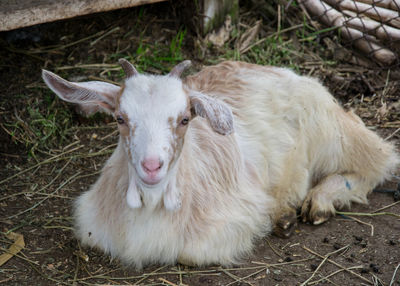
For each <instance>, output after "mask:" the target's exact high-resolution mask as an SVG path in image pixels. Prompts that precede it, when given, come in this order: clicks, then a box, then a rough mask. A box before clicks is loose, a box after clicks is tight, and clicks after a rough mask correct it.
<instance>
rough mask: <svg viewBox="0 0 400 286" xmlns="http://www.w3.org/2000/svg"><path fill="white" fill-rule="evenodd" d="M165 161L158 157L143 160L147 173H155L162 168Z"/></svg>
mask: <svg viewBox="0 0 400 286" xmlns="http://www.w3.org/2000/svg"><path fill="white" fill-rule="evenodd" d="M163 163H164V162H163V161H161V160H160V159H158V158H146V159H144V160H143V161H142V167H143V170H144V171H145V172H146V173H154V172H157V171H159V170H160V169H161V167H162V166H163Z"/></svg>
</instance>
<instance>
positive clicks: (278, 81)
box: [43, 62, 399, 268]
mask: <svg viewBox="0 0 400 286" xmlns="http://www.w3.org/2000/svg"><path fill="white" fill-rule="evenodd" d="M123 64H124V65H125V67H124V69H125V70H127V71H128V72H129V73H130V77H129V78H128V79H127V80H126V82H125V87H124V90H123V91H117V92H114V95H112V96H114V97H115V98H116V100H115V101H114V103H110V100H109V99H110V95H109V94H107V96H106V97H104V95H103V96H102V94H101V91H100V90H98V89H96V88H94V89H92V90H89V87H92V86H93V87H97V86H100V87H101V84H100V83H97V84H84V85H81V87H82V88H84V91H82V90H81V91H80V92H77V91H76V89H77V88H79V85H78V84H76V83H69V82H67V81H65V80H63V79H60V78H58V77H56V76H55V75H54V74H52V73H50V72H47V71H44V72H43V77H44V79H45V82H46V83H47V84H48V85H49V87H50V88H51V89H52V90H53V91H55V92H56V93H57V94H58V95H59V96H60V97H61V98H63V99H65V100H67V101H70V102H75V103H79V104H81V105H82V104H83V105H84V104H85V103H87V104H89V105H90V106H93V104H96V102H94V101H93V100H92V99H93V98H95V97H96V96H97V104H98V105H99V106H101V107H102V108H103V109H106V110H107V111H108V112H111V113H114V114H117V113H118V112H121V111H123V118H125V121H129V122H128V123H126V125H120V131H121V137H120V140H119V144H118V147H117V149H116V150H115V152H114V154H113V155H112V156H111V158H110V159H109V160H108V161H107V163H106V165H105V166H104V168H103V171H102V174H101V176H100V178H99V179H98V181H97V182H96V183H95V184H94V185H93V186H92V187H91V188H90V190H89V191H87V192H85V193H84V194H82V195H81V196H80V197H79V198H78V199H77V201H76V204H75V219H76V234H77V236H78V238H79V239H80V240H81V242H82V243H84V244H86V245H89V246H92V247H97V248H100V249H101V250H103V251H105V252H107V253H110V254H111V255H112V256H113V257H118V258H120V259H122V260H123V261H125V262H127V263H130V264H133V265H134V266H135V267H138V268H140V267H142V266H143V265H144V264H149V263H168V264H173V263H176V262H177V261H179V262H181V263H186V264H190V265H206V264H213V263H217V264H223V265H228V264H231V263H235V262H237V261H238V259H240V258H241V257H242V256H243V255H245V254H247V253H249V252H250V251H251V249H252V246H253V243H254V240H255V239H257V238H259V237H262V236H264V235H266V234H267V233H269V232H271V231H272V229H273V228H275V229H276V228H281V229H283V230H286V229H287V228H288V224H287V222H290V219H293V216H294V215H295V209H296V208H301V209H302V216H303V219H304V220H309V221H311V222H313V223H315V224H318V223H322V222H323V221H325V220H326V219H328V218H329V216H330V215H332V214H334V212H335V208H340V207H343V206H348V205H350V203H351V202H359V203H366V202H367V198H366V196H367V194H368V193H369V192H370V191H371V190H372V189H373V188H374V187H375V186H376V185H377V184H379V183H381V182H383V181H384V180H385V179H388V178H389V177H390V175H391V172H393V171H394V170H396V166H397V164H398V163H399V157H398V156H397V155H396V153H395V151H394V147H393V146H392V145H391V144H390V143H388V142H384V141H383V140H382V139H381V138H380V137H378V136H377V135H376V134H375V133H374V132H372V131H370V130H368V129H367V128H366V127H365V126H364V124H363V123H362V121H361V120H360V118H359V117H357V116H356V115H355V114H354V113H352V112H351V111H350V112H345V111H344V110H343V109H342V108H341V107H340V106H339V105H338V104H337V102H336V101H335V99H334V98H333V97H332V96H331V95H330V94H329V93H328V91H327V90H326V89H325V88H324V87H323V86H322V85H321V84H320V83H318V81H317V80H315V79H312V78H309V77H304V76H299V75H296V74H295V73H293V72H292V71H290V70H288V69H283V68H275V67H263V66H258V65H252V64H247V63H242V62H224V63H221V64H219V65H217V66H211V67H207V68H205V69H203V70H202V71H201V72H199V73H198V74H196V75H193V76H189V77H187V78H186V79H185V80H183V81H181V80H180V79H179V75H180V73H181V72H182V70H183V68H184V67H186V66H187V62H184V64H183V65H180V66H178V67H176V68H175V69H174V70H173V72H171V74H170V75H167V76H147V75H137V74H136V72H135V70H134V68H133V67H130V66H129V64H127V63H126V62H123ZM171 86H173V88H171ZM107 88H108V89H107V90H110V88H109V87H108V86H107ZM100 89H101V88H100ZM158 90H160V92H158ZM161 91H162V92H161ZM174 93H175V94H176V96H175V97H174ZM182 94H184V96H183V97H182V99H179V100H180V101H179V103H178V102H177V103H174V105H173V106H172V105H171V107H169V106H170V105H168V104H167V103H163V104H161V103H160V105H162V106H160V109H157V108H158V107H157V104H158V103H157V102H158V101H161V100H164V99H165V98H168V100H169V101H171V100H172V101H174V100H177V98H180V96H181V95H182ZM71 96H72V97H73V98H71ZM140 96H142V97H143V98H144V99H143V100H144V101H146V100H150V99H147V98H148V97H151V98H152V99H151V100H152V103H151V104H149V105H146V108H145V112H147V113H149V114H150V116H147V114H142V115H141V116H139V115H138V114H139V113H140V109H141V108H142V105H141V104H142V103H141V101H135V100H134V99H133V98H136V99H137V98H138V97H140ZM163 97H165V98H164V99H162V98H163ZM169 97H171V98H169ZM87 98H89V99H90V102H87V101H85V100H86V99H87ZM182 100H184V101H185V102H183V101H182ZM143 104H144V103H143ZM131 105H135V106H134V107H133V106H131ZM163 106H165V108H164V109H166V111H165V112H164V110H163V109H162V107H163ZM178 107H179V108H178ZM175 109H176V110H175ZM172 110H173V111H172ZM188 110H191V112H192V114H191V118H190V123H189V125H187V126H182V125H180V123H179V122H180V120H181V119H182V116H185V114H187V112H188ZM168 112H169V113H168ZM173 113H177V114H173ZM116 116H117V115H116ZM118 116H119V115H118ZM121 116H122V115H121ZM152 116H153V117H156V119H157V120H158V121H157V123H154V124H148V122H150V121H152V120H153V119H154V118H153V117H152ZM137 117H140V120H139V119H137ZM142 117H143V118H146V119H143V118H142ZM164 121H165V122H164ZM164 123H165V124H164ZM142 125H143V126H146V128H149V129H151V130H150V131H145V128H144V129H143V128H142V127H141V126H142ZM141 128H142V129H141ZM157 128H158V129H157ZM153 129H154V130H153ZM157 130H158V131H159V132H160V133H159V134H158V135H157V136H158V137H160V138H161V137H162V138H161V139H158V137H157V136H155V135H152V134H153V133H151V132H156V131H157ZM141 132H142V133H141ZM146 132H147V133H146ZM143 134H145V135H143ZM147 137H148V138H150V139H149V140H150V141H146V140H147V139H146V138H147ZM138 138H139V139H140V140H139V139H138ZM137 140H138V141H137ZM149 142H150V143H149ZM154 142H156V143H154ZM152 144H153V145H154V144H155V145H154V146H153V145H152ZM150 145H152V146H153V147H151V150H150V149H149V148H150V147H148V146H150ZM159 147H160V148H159ZM161 147H163V148H161ZM138 150H139V151H140V152H139V151H138ZM149 150H150V151H149ZM154 150H156V151H154ZM150 153H151V154H158V155H159V157H160V162H161V160H162V162H164V161H165V162H164V164H163V167H162V168H161V167H160V169H161V171H160V174H163V172H164V169H163V168H165V176H164V175H163V176H162V178H161V181H160V183H158V184H156V185H155V186H147V185H145V184H143V182H142V181H141V178H142V177H143V176H144V175H143V174H142V173H143V172H142V171H141V170H140V166H138V162H139V161H141V160H142V159H143V158H144V159H143V160H145V158H146V156H147V155H146V156H145V155H143V154H150ZM141 156H142V157H141ZM143 156H144V157H143ZM139 165H140V164H139ZM160 176H161V175H160ZM128 189H129V190H131V189H133V191H127V190H128ZM129 196H131V198H128V199H127V197H129ZM287 218H289V220H287ZM294 219H295V217H294Z"/></svg>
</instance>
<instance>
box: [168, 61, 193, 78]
mask: <svg viewBox="0 0 400 286" xmlns="http://www.w3.org/2000/svg"><path fill="white" fill-rule="evenodd" d="M191 65H192V62H191V61H189V60H186V61H183V62H181V63H180V64H178V65H176V66H175V67H174V68H173V69H172V70H171V72H170V73H169V75H170V76H174V77H180V76H181V74H182V73H183V71H184V70H185V69H187V68H188V67H190V66H191Z"/></svg>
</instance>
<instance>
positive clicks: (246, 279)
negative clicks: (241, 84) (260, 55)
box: [0, 3, 400, 286]
mask: <svg viewBox="0 0 400 286" xmlns="http://www.w3.org/2000/svg"><path fill="white" fill-rule="evenodd" d="M161 11H167V13H165V12H163V13H162V12H161ZM172 12H173V11H172V10H170V7H169V4H168V3H162V4H157V5H153V6H146V7H140V8H134V9H126V10H121V11H115V12H110V13H104V14H96V15H92V16H87V17H82V18H79V19H73V20H68V21H63V22H58V23H52V24H46V25H40V26H36V27H34V28H31V29H33V30H34V31H35V33H37V37H39V40H38V39H37V37H36V36H35V40H32V39H26V38H25V39H22V40H15V38H18V37H14V38H13V37H10V33H1V34H0V45H1V49H0V68H1V75H2V81H0V96H1V97H0V116H1V121H0V154H1V155H0V164H1V165H2V168H1V169H0V189H1V196H0V231H2V233H1V234H0V250H1V251H0V254H1V253H4V251H5V249H8V248H9V247H10V245H11V244H12V241H11V240H9V239H7V238H6V236H5V233H6V232H7V231H13V232H15V233H20V234H22V235H23V236H24V240H25V244H26V247H25V249H24V250H22V251H21V252H20V253H19V254H18V255H17V256H14V257H12V258H11V259H10V260H9V261H8V262H7V263H6V264H4V265H3V266H1V267H0V284H1V283H4V284H5V285H63V284H66V285H87V284H88V285H94V284H102V285H104V284H128V283H129V284H134V283H136V284H140V285H179V284H181V285H185V284H186V285H246V284H247V285H300V284H301V283H302V282H304V281H306V280H307V279H309V278H310V277H311V276H313V277H312V279H311V280H310V281H309V283H308V284H307V285H329V284H333V285H369V283H370V282H371V281H372V282H373V284H374V285H389V284H390V283H391V279H392V275H393V274H394V271H395V268H396V266H397V265H399V263H400V235H399V234H400V222H399V218H398V217H392V216H388V215H379V216H373V217H359V216H357V217H356V220H355V219H353V218H349V217H341V216H336V217H335V218H332V219H331V220H329V221H328V222H327V223H325V224H323V225H320V226H312V225H309V224H304V223H300V222H299V223H298V225H297V227H296V231H295V233H294V235H293V236H292V237H290V238H289V239H280V238H277V237H274V236H268V237H265V238H263V239H261V240H259V241H257V242H256V247H255V249H254V252H253V253H252V254H251V255H249V257H247V258H245V260H244V261H243V263H242V264H240V265H236V266H232V267H231V268H221V267H219V266H210V267H206V268H192V267H186V266H183V265H175V266H160V265H155V266H151V267H147V268H145V269H143V270H142V271H135V270H132V269H129V268H125V267H123V266H122V265H121V264H119V262H118V261H110V258H109V257H107V256H106V255H104V254H102V253H101V252H98V251H96V250H91V249H86V248H81V247H80V245H79V244H78V242H77V240H76V239H75V238H74V235H73V230H72V227H73V219H72V217H71V216H72V208H73V199H74V198H76V197H77V196H78V195H79V194H81V193H82V191H84V190H87V189H88V188H89V186H90V185H91V184H92V183H94V181H95V180H96V178H97V177H98V174H99V171H100V169H101V167H102V166H103V164H104V162H105V160H106V159H107V158H108V157H109V155H110V153H111V152H112V150H113V148H114V147H115V143H116V142H117V140H118V134H117V133H116V125H115V123H113V122H112V120H111V119H110V118H109V117H107V116H97V117H94V118H90V119H86V118H83V117H80V116H79V115H77V114H76V113H75V112H74V110H73V108H72V107H70V106H69V105H67V104H65V103H62V102H60V101H59V100H56V99H54V95H52V94H51V93H50V92H49V91H48V90H47V88H46V87H45V86H44V84H43V83H42V81H41V79H40V70H41V69H42V68H47V69H50V70H55V69H56V68H60V67H61V68H64V69H59V70H58V71H57V72H58V73H59V74H61V75H63V76H66V77H67V78H69V79H71V78H75V79H76V80H87V78H93V76H96V77H98V76H99V75H98V73H99V71H103V74H102V75H104V76H107V79H109V80H115V81H118V80H120V79H121V74H120V72H119V70H115V69H112V68H109V69H108V68H107V67H103V68H101V69H88V68H81V69H77V68H74V69H72V68H70V67H71V66H74V65H77V64H83V63H84V64H99V63H100V64H108V63H114V62H116V61H117V59H118V58H119V57H121V56H123V55H129V53H131V51H135V50H136V49H137V48H138V47H139V44H140V43H143V42H146V41H148V42H154V41H158V42H159V43H160V44H161V43H162V44H164V45H169V44H170V43H171V41H172V39H173V38H174V37H175V35H176V31H177V30H178V28H179V26H177V23H176V22H175V20H173V19H171V16H170V15H171V14H173V13H172ZM241 14H242V15H244V16H242V19H241V21H243V22H246V23H251V22H252V21H253V18H254V17H255V16H254V15H258V14H257V11H256V12H255V11H253V10H251V7H249V6H248V5H246V6H244V7H242V13H241ZM117 27H118V29H117V30H116V31H115V32H113V33H111V34H109V35H108V36H106V37H104V38H103V39H102V40H99V41H98V42H96V43H95V44H93V45H91V44H90V43H93V41H95V40H97V39H98V38H99V37H100V34H98V36H96V37H93V38H91V39H90V40H88V41H83V42H82V43H78V44H75V45H71V46H67V45H68V44H70V43H74V42H76V41H78V40H81V39H84V38H87V37H92V36H93V35H96V34H97V33H99V32H101V31H112V30H113V29H115V28H117ZM274 27H276V26H275V23H274V22H272V23H264V27H263V33H268V32H270V31H273V30H274V29H275V28H274ZM24 31H25V30H24ZM28 31H29V29H28ZM19 32H21V31H14V32H13V33H19ZM102 35H103V34H102ZM327 36H329V35H327ZM197 40H198V39H197V38H196V37H195V36H194V35H191V34H190V33H188V35H187V38H186V40H185V46H184V48H183V53H184V56H185V57H186V58H190V59H194V61H195V62H196V64H197V65H198V66H200V65H201V64H203V63H204V64H207V63H208V62H207V57H210V58H213V59H215V58H216V57H218V56H221V57H222V56H223V55H222V54H220V53H221V52H220V51H218V50H212V49H210V50H207V51H206V53H205V56H201V57H199V56H198V52H197V51H196V50H194V49H195V48H194V47H196V42H197ZM60 44H64V45H65V46H64V47H60V46H59V45H60ZM337 45H340V44H339V43H337ZM52 46H54V48H53V49H52ZM39 50H42V51H41V52H38V51H39ZM43 50H44V51H43ZM32 51H34V52H32ZM35 51H36V52H35ZM132 53H133V52H132ZM213 53H214V54H213ZM315 53H316V52H315V51H314V50H311V48H310V50H309V51H308V50H307V51H305V54H306V56H305V57H306V58H307V57H308V58H309V57H311V56H312V57H314V59H315V58H318V59H321V57H320V55H318V54H315ZM328 57H333V54H328ZM297 60H298V65H299V69H300V70H301V71H302V72H304V73H309V74H312V75H314V76H318V77H319V78H320V79H321V81H323V82H324V83H325V84H326V85H327V86H328V87H329V89H330V90H331V91H332V92H334V94H335V95H336V96H337V98H338V100H339V101H341V102H342V103H343V104H344V105H345V107H346V108H353V109H355V112H356V113H357V114H359V115H360V116H361V117H362V118H363V120H364V121H365V122H366V124H367V125H368V126H369V127H370V128H372V129H376V130H378V132H379V133H380V134H381V135H382V136H383V137H388V136H390V137H391V140H393V141H395V142H396V143H397V146H399V143H400V140H399V139H400V136H399V133H395V131H396V129H397V128H399V127H400V116H399V113H400V111H399V110H400V106H399V98H398V94H399V92H400V84H399V78H398V77H397V74H398V72H399V70H393V71H392V72H391V74H389V75H388V72H387V70H384V69H374V68H365V67H358V66H354V65H351V64H349V63H347V62H338V63H337V64H336V65H325V64H324V63H323V62H322V63H318V64H316V65H315V66H313V67H312V69H311V68H310V66H312V63H315V61H314V62H307V61H306V60H304V59H297ZM162 64H165V65H164V66H162V67H166V66H167V67H168V63H162ZM162 67H161V68H162ZM147 71H148V72H155V71H158V72H160V71H159V70H157V68H155V67H153V66H148V69H147ZM102 75H101V76H102ZM387 79H388V80H387ZM30 106H34V107H35V108H37V110H39V111H40V112H42V113H45V110H47V109H52V110H57V116H56V119H55V122H57V124H58V125H60V126H63V127H65V129H66V130H68V132H61V131H57V132H58V133H57V132H56V133H54V135H52V136H50V139H49V140H48V141H46V145H43V146H44V147H42V146H39V147H37V148H36V149H33V145H32V144H33V143H32V142H31V143H29V140H28V139H29V138H37V137H35V136H36V135H35V134H31V135H29V132H27V133H24V132H22V131H18V130H25V129H24V122H25V124H26V123H27V122H29V120H33V119H32V117H30V114H29V112H28V111H27V110H28V109H29V107H30ZM61 111H62V112H65V114H66V115H65V114H64V113H62V112H61ZM62 114H64V115H62ZM17 122H18V124H19V125H18V126H19V129H15V128H14V127H13V124H15V123H17ZM13 130H15V132H13ZM24 134H28V135H26V136H27V137H26V138H25V137H24V136H25V135H24ZM29 136H31V137H29ZM32 150H35V151H34V152H33V153H32ZM4 180H6V181H4ZM384 187H386V188H390V189H395V188H396V185H395V183H387V184H386V185H385V186H384ZM369 199H370V204H369V205H367V206H364V205H354V206H353V207H352V209H351V211H352V212H363V213H373V212H374V211H375V210H378V209H380V208H382V207H385V206H389V205H391V204H393V203H394V199H393V195H392V194H386V193H372V194H371V195H370V197H369ZM384 211H387V212H392V213H397V214H399V213H400V204H395V205H393V206H391V207H389V208H387V209H385V210H384ZM327 254H331V255H330V256H329V257H328V258H327V259H324V258H326V257H327V256H326V255H327ZM323 277H325V278H326V279H325V280H323V281H322V280H321V281H319V282H316V281H317V280H319V279H322V278H323ZM367 281H370V282H367ZM390 285H393V286H394V285H400V271H399V272H398V273H397V276H396V277H395V279H394V280H393V283H391V284H390Z"/></svg>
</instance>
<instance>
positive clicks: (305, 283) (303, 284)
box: [300, 245, 349, 286]
mask: <svg viewBox="0 0 400 286" xmlns="http://www.w3.org/2000/svg"><path fill="white" fill-rule="evenodd" d="M348 247H349V245H346V246H344V247H342V248H340V249H338V250H336V251H334V252H330V253H328V254H327V255H325V257H324V259H323V260H322V261H321V263H320V264H319V265H318V267H317V268H316V269H315V270H314V272H313V273H312V274H311V276H310V277H309V278H308V279H307V280H306V281H304V282H303V283H301V284H300V286H305V285H307V283H308V282H309V281H310V280H311V279H313V278H314V276H315V274H316V273H317V272H318V270H319V269H320V268H321V267H322V265H323V264H324V263H325V262H326V261H327V260H328V258H329V256H331V255H333V254H335V253H338V252H340V251H342V250H344V249H347V248H348Z"/></svg>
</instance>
